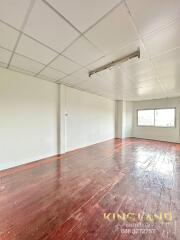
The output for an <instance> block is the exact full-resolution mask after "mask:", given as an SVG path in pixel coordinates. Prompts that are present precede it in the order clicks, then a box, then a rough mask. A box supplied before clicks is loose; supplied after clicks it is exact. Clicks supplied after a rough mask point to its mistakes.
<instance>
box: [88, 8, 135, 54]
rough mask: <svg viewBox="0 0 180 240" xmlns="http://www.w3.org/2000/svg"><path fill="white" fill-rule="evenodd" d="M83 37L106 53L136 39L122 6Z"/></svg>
mask: <svg viewBox="0 0 180 240" xmlns="http://www.w3.org/2000/svg"><path fill="white" fill-rule="evenodd" d="M85 36H86V37H87V38H88V39H89V40H91V41H92V42H93V43H94V44H95V45H96V46H98V47H99V49H102V50H103V51H104V52H106V53H111V52H113V51H116V50H119V49H120V48H122V47H123V46H125V45H127V44H129V43H131V42H133V41H135V40H137V39H138V36H137V34H136V31H135V29H134V27H133V25H132V23H131V20H130V17H129V15H128V12H127V10H126V7H125V6H124V4H121V5H120V6H119V7H117V8H116V9H115V10H113V11H112V12H111V13H110V14H109V15H108V16H106V17H105V18H104V19H103V20H102V21H100V22H99V23H98V24H97V25H95V26H94V27H93V28H92V29H90V30H89V31H88V32H87V33H86V34H85Z"/></svg>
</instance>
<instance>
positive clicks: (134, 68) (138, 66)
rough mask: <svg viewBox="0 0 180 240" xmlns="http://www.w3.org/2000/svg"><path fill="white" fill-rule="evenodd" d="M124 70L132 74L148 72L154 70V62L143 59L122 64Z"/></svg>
mask: <svg viewBox="0 0 180 240" xmlns="http://www.w3.org/2000/svg"><path fill="white" fill-rule="evenodd" d="M122 68H123V71H125V72H126V73H127V74H128V75H130V76H136V75H141V74H143V73H146V72H152V71H153V69H152V64H151V62H150V61H149V60H142V61H139V62H137V63H132V64H124V65H122Z"/></svg>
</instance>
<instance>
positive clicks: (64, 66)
mask: <svg viewBox="0 0 180 240" xmlns="http://www.w3.org/2000/svg"><path fill="white" fill-rule="evenodd" d="M50 66H51V67H53V68H55V69H58V70H60V71H62V72H64V73H67V74H70V73H72V72H74V71H76V70H78V69H79V68H81V66H79V65H78V64H76V63H74V62H72V61H71V60H69V59H68V58H66V57H64V56H62V55H60V56H58V57H57V58H56V59H55V60H54V61H53V62H52V63H51V64H50Z"/></svg>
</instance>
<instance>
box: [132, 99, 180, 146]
mask: <svg viewBox="0 0 180 240" xmlns="http://www.w3.org/2000/svg"><path fill="white" fill-rule="evenodd" d="M168 107H176V127H175V128H162V127H138V126H137V109H148V108H149V109H152V108H168ZM133 119H134V121H133V123H134V124H133V136H134V137H137V138H146V139H154V140H161V141H169V142H177V143H179V142H180V98H168V99H158V100H147V101H138V102H134V103H133Z"/></svg>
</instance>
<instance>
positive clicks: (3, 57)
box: [0, 48, 12, 66]
mask: <svg viewBox="0 0 180 240" xmlns="http://www.w3.org/2000/svg"><path fill="white" fill-rule="evenodd" d="M11 55H12V52H10V51H8V50H6V49H3V48H0V62H1V66H4V65H6V64H7V63H8V62H9V60H10V57H11ZM3 63H4V64H3Z"/></svg>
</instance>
